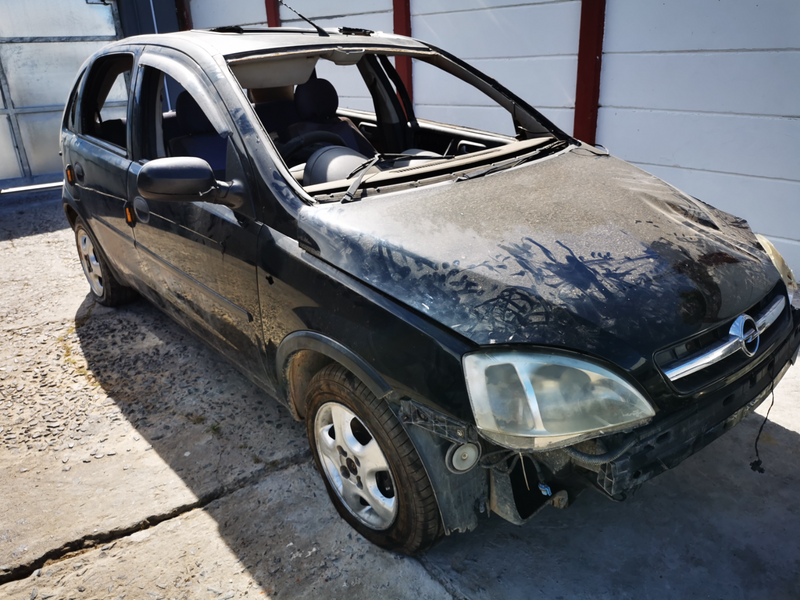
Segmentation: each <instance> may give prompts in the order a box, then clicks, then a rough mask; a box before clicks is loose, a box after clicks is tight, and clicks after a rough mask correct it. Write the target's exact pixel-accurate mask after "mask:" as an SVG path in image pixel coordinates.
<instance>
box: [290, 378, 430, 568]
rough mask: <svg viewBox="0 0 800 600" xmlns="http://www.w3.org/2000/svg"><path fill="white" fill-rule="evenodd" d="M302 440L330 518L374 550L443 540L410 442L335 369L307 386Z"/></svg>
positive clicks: (363, 390)
mask: <svg viewBox="0 0 800 600" xmlns="http://www.w3.org/2000/svg"><path fill="white" fill-rule="evenodd" d="M306 407H307V413H306V432H307V433H308V441H309V443H310V444H311V450H312V452H313V454H314V460H315V462H316V464H317V469H319V471H320V473H321V474H322V478H323V480H324V481H325V487H326V488H327V490H328V494H329V495H330V497H331V501H332V502H333V504H334V506H335V507H336V510H337V511H338V512H339V514H340V515H341V516H342V518H343V519H344V520H345V521H347V522H348V523H349V524H350V525H351V526H352V527H353V529H355V530H356V531H358V533H360V534H361V535H362V536H364V537H365V538H367V539H368V540H369V541H370V542H372V543H373V544H375V545H377V546H380V547H382V548H386V549H387V550H396V551H399V552H402V553H404V554H409V555H412V554H418V553H420V552H423V551H425V550H427V549H429V548H430V547H431V546H433V545H434V544H435V543H436V541H437V540H438V539H439V538H440V537H441V535H442V531H443V527H442V522H441V518H440V516H439V507H438V505H437V503H436V497H435V495H434V493H433V488H432V486H431V483H430V480H429V479H428V475H427V474H426V473H425V468H424V467H423V465H422V461H421V460H420V458H419V455H417V451H416V450H415V449H414V446H413V444H412V443H411V440H410V439H409V438H408V435H407V434H406V432H405V430H404V429H403V426H402V425H401V424H400V422H399V421H398V419H397V417H396V416H395V415H394V413H393V412H392V410H391V409H390V408H389V406H388V405H387V404H386V403H385V402H384V401H382V400H379V399H378V398H376V397H375V395H374V394H372V393H371V392H370V391H369V389H368V388H367V386H365V385H364V384H363V383H361V382H360V381H359V380H358V379H356V377H355V376H354V375H353V374H352V373H350V372H349V371H347V370H346V369H345V368H344V367H342V366H340V365H338V364H332V365H329V366H327V367H325V368H324V369H322V371H320V372H319V373H317V374H316V375H315V376H314V378H313V379H312V380H311V383H310V384H309V388H308V394H307V396H306Z"/></svg>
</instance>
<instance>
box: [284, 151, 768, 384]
mask: <svg viewBox="0 0 800 600" xmlns="http://www.w3.org/2000/svg"><path fill="white" fill-rule="evenodd" d="M299 228H300V239H301V242H302V243H304V245H306V246H307V247H309V248H310V249H311V250H312V251H313V252H314V253H317V254H318V255H319V256H320V257H321V258H322V259H324V260H325V261H327V262H330V263H332V264H334V265H336V266H337V267H339V268H340V269H342V270H344V271H346V272H347V273H349V274H351V275H352V276H354V277H356V278H358V279H360V280H362V281H364V282H366V283H368V284H369V285H371V286H374V287H375V288H377V289H378V290H380V291H382V292H384V293H386V294H388V295H390V296H392V297H394V298H396V299H397V300H399V301H400V302H402V303H404V304H406V305H408V306H411V307H413V308H414V309H416V310H418V311H420V312H422V313H424V314H425V315H427V316H428V317H430V318H431V319H434V320H435V321H438V322H439V323H441V324H442V325H445V326H447V327H449V328H451V329H452V330H454V331H456V332H458V333H460V334H461V335H462V336H464V337H466V338H468V339H469V340H471V341H472V342H474V343H475V344H480V345H488V344H546V345H554V346H559V347H567V348H577V349H581V350H583V351H587V352H590V353H593V354H597V355H599V356H605V357H607V358H610V357H612V356H613V359H614V360H615V361H616V362H617V363H618V364H620V366H622V367H626V368H632V367H633V365H635V364H636V363H641V359H642V358H645V359H650V358H651V357H652V353H653V352H654V351H655V350H657V349H659V348H662V347H664V346H666V345H669V344H671V343H674V342H676V341H678V340H680V339H683V338H686V337H689V336H691V335H694V334H696V333H698V332H699V331H701V330H704V329H708V328H709V327H712V326H714V325H716V324H718V323H720V322H722V321H724V320H726V319H731V318H733V317H735V316H737V315H738V314H740V313H741V312H743V311H745V310H746V309H747V308H749V307H750V306H752V305H753V304H754V303H756V302H757V301H758V300H759V299H761V298H762V297H763V296H764V295H765V294H767V293H768V292H769V291H770V290H771V289H772V287H773V286H774V285H775V284H776V282H777V281H778V279H779V275H778V273H777V271H776V270H775V269H774V267H772V264H771V263H770V261H769V258H768V257H767V255H766V254H765V253H764V252H763V251H762V250H761V249H760V247H759V246H758V245H757V241H756V239H755V237H754V235H753V233H752V232H751V231H750V228H749V226H748V225H747V223H746V222H745V221H743V220H741V219H738V218H735V217H732V216H730V215H728V214H726V213H723V212H721V211H718V210H716V209H714V208H712V207H710V206H708V205H705V204H703V203H701V202H699V201H697V200H694V199H692V198H691V197H689V196H687V195H685V194H683V193H682V192H680V191H678V190H677V189H675V188H674V187H672V186H670V185H668V184H666V183H664V182H663V181H661V180H660V179H658V178H656V177H654V176H652V175H650V174H648V173H646V172H644V171H642V170H640V169H638V168H636V167H634V166H632V165H630V164H628V163H626V162H624V161H622V160H619V159H616V158H614V157H611V156H608V155H598V154H597V153H596V151H594V150H593V149H590V147H587V146H581V147H578V148H575V147H573V148H570V149H569V150H567V151H564V152H561V153H559V154H557V155H555V156H551V157H549V158H546V159H542V160H540V161H538V162H536V163H531V164H526V165H523V166H519V167H516V168H513V169H509V170H506V171H501V172H497V173H494V174H490V175H486V176H483V177H479V178H475V179H471V180H466V181H464V180H462V181H450V182H447V183H444V184H435V185H428V186H422V187H419V188H416V189H411V190H406V191H403V192H396V193H386V192H383V193H376V194H374V195H370V196H366V197H365V198H363V199H362V200H361V201H358V202H353V203H350V204H346V205H342V204H329V205H324V204H323V205H318V206H314V207H308V208H307V209H303V212H302V214H301V217H300V225H299Z"/></svg>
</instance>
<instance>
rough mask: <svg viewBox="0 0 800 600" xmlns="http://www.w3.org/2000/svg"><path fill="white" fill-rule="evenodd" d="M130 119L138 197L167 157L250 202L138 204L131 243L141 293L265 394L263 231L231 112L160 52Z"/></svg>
mask: <svg viewBox="0 0 800 600" xmlns="http://www.w3.org/2000/svg"><path fill="white" fill-rule="evenodd" d="M176 92H177V94H176ZM132 118H133V129H132V134H133V138H134V144H133V146H134V153H135V158H136V160H135V162H134V163H133V165H132V168H131V171H130V179H129V186H130V193H131V195H133V196H134V197H135V196H136V176H137V175H138V173H139V171H140V170H141V167H142V165H144V164H146V163H147V162H148V161H150V160H155V159H158V158H164V157H169V156H196V157H199V158H202V159H204V160H206V161H207V162H208V163H209V164H210V165H211V166H212V168H213V169H214V171H215V174H216V176H217V179H220V180H226V181H230V180H233V179H236V180H238V181H240V182H242V184H243V185H244V187H245V190H246V193H245V196H246V202H245V204H244V205H243V206H242V207H241V208H239V209H236V210H233V209H230V208H228V207H225V206H220V205H215V204H209V203H206V202H157V201H152V200H147V201H146V200H144V199H143V198H141V197H135V200H134V207H135V209H136V218H137V223H136V227H135V237H136V246H137V251H138V258H139V262H140V265H141V269H142V272H143V277H144V280H145V282H146V284H147V287H148V289H147V290H145V293H147V294H148V295H150V297H151V299H153V300H154V301H156V302H157V303H159V304H160V305H161V306H162V307H163V308H164V309H165V310H167V311H168V312H170V313H171V314H173V316H175V317H176V318H177V319H178V320H180V321H182V322H183V323H184V324H185V325H187V326H188V327H189V328H190V329H192V330H193V331H194V332H195V333H196V334H198V335H200V336H201V337H203V338H204V339H205V340H206V341H208V342H209V343H210V344H211V345H213V346H214V347H215V348H217V349H218V350H219V351H220V352H222V353H223V354H225V355H227V356H228V357H229V358H230V359H231V360H233V361H234V362H235V364H237V365H239V366H240V367H242V368H243V370H244V371H245V372H247V373H248V374H249V375H250V376H251V378H253V379H254V380H256V381H257V382H259V383H262V384H263V383H265V372H264V367H263V360H262V355H263V353H264V349H263V344H262V340H261V336H260V335H259V332H260V330H261V329H260V328H261V319H260V311H259V304H258V286H257V281H256V276H257V275H256V267H255V256H256V248H257V240H258V232H259V230H260V228H261V224H260V223H258V222H257V221H255V219H254V218H253V208H252V201H251V199H250V197H249V191H248V190H250V189H252V188H251V171H250V168H249V162H248V161H247V158H246V154H245V152H244V149H243V146H242V143H241V140H240V138H239V136H238V134H237V133H236V132H235V129H234V127H233V126H232V123H231V120H230V118H229V117H228V114H227V111H226V109H225V107H224V105H223V103H222V101H221V99H220V98H219V96H218V94H217V92H216V90H215V89H214V86H213V84H212V83H211V81H210V80H209V78H208V77H207V76H206V75H205V74H204V73H203V72H202V71H201V70H200V68H199V67H197V65H196V64H195V63H194V62H193V61H191V60H190V59H188V58H187V57H185V56H184V55H182V54H181V53H179V52H177V51H170V50H167V49H165V48H160V49H158V52H157V53H155V52H153V53H148V52H145V53H143V55H142V57H141V59H140V61H139V64H138V73H137V86H136V90H135V109H134V111H133V117H132Z"/></svg>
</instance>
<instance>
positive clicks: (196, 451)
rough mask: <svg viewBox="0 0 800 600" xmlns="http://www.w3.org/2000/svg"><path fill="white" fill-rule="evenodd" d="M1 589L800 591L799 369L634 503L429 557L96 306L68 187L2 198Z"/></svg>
mask: <svg viewBox="0 0 800 600" xmlns="http://www.w3.org/2000/svg"><path fill="white" fill-rule="evenodd" d="M0 259H2V260H0V490H1V491H0V597H3V598H6V597H7V598H19V599H23V598H24V599H26V600H28V599H36V598H76V599H78V598H80V599H84V598H145V599H146V598H153V599H156V598H210V599H216V600H228V599H231V598H245V597H249V598H317V597H321V596H323V595H324V596H325V597H326V598H347V599H348V600H354V599H357V598H474V599H478V598H526V599H527V598H537V597H543V598H544V597H548V598H550V597H556V598H558V597H563V598H597V597H608V598H637V599H638V598H725V599H735V598H787V599H788V598H797V597H798V596H800V592H798V590H800V460H799V459H800V368H797V367H795V368H793V369H791V370H790V371H789V373H788V375H787V376H786V378H785V379H784V381H783V383H781V385H780V386H778V388H777V390H776V392H775V402H774V406H773V408H772V410H771V412H770V413H769V418H768V420H767V421H766V424H765V426H764V431H763V433H762V435H761V441H760V444H759V450H760V454H761V458H762V460H763V461H764V467H765V469H766V472H765V473H763V474H761V473H756V472H754V471H752V470H751V469H750V467H749V463H750V462H751V461H752V460H754V459H755V454H754V451H753V442H754V440H755V437H756V434H757V432H758V428H759V427H760V426H761V424H762V422H763V421H764V415H765V414H766V411H767V409H768V407H769V404H770V402H769V401H767V402H765V403H764V404H763V405H762V407H761V408H760V409H759V411H758V413H759V414H758V415H753V416H751V417H749V418H748V419H746V420H745V421H744V422H743V423H742V424H741V425H740V426H738V427H737V428H735V429H734V430H733V431H731V432H729V433H728V434H726V435H725V436H723V437H722V438H721V439H720V440H718V441H716V442H714V443H713V444H712V445H711V446H709V447H708V448H706V449H705V450H704V451H703V452H701V453H699V454H698V455H696V456H694V457H691V458H690V459H688V460H687V461H686V462H684V463H683V464H682V465H680V466H679V467H678V468H677V469H674V470H673V471H670V472H667V473H665V474H664V475H661V476H660V477H658V478H656V479H655V480H653V481H651V482H649V483H648V484H646V485H645V486H644V487H643V488H642V489H641V490H639V492H637V493H636V494H635V495H634V497H633V498H631V499H629V500H628V501H626V502H624V503H620V504H615V503H612V502H609V501H608V500H606V499H604V498H603V497H601V496H600V495H599V494H596V493H594V492H587V493H585V494H583V495H582V496H581V497H580V498H579V499H578V501H577V502H576V503H575V504H574V505H573V506H572V507H570V508H569V509H568V510H566V511H558V510H555V509H547V510H545V511H543V512H542V513H540V515H539V516H538V517H537V518H536V519H534V520H533V521H532V522H531V523H529V524H528V525H526V526H524V527H516V526H513V525H510V524H509V523H506V522H505V521H503V520H501V519H500V518H498V517H496V516H493V517H491V518H489V519H487V520H484V521H483V522H482V523H481V526H480V527H479V528H478V530H476V531H475V532H472V533H470V534H465V535H456V536H452V537H449V538H447V539H445V540H444V541H443V542H442V543H441V544H440V545H438V546H437V547H436V548H434V549H433V550H431V551H430V552H428V553H427V554H425V555H423V556H422V557H420V558H419V559H409V558H403V557H401V556H398V555H395V554H393V553H390V552H385V551H383V550H380V549H378V548H376V547H374V546H372V545H370V544H369V543H367V542H366V541H364V540H363V539H362V538H360V537H359V536H358V535H357V534H356V533H355V532H353V531H352V530H351V529H350V528H349V527H348V526H347V525H345V524H344V522H343V521H342V520H341V519H340V518H339V517H338V515H337V514H336V512H335V511H334V510H333V508H332V506H331V504H330V502H329V500H328V498H327V496H326V494H325V491H324V488H323V486H322V482H321V480H320V479H319V475H318V474H317V473H316V471H315V469H314V467H313V464H312V462H311V460H310V455H309V452H308V448H307V442H306V438H305V433H304V430H303V427H302V426H301V425H300V424H298V423H296V422H294V421H293V420H292V418H291V416H290V415H289V413H288V411H287V410H286V409H284V408H283V407H282V406H281V405H280V404H279V403H278V402H277V401H276V400H274V399H272V398H270V397H269V396H267V395H265V394H264V393H262V392H260V391H259V390H258V389H257V388H255V387H254V386H253V385H252V384H250V383H249V382H247V381H246V380H245V379H244V378H243V377H242V376H240V375H239V374H238V373H237V372H236V371H235V370H234V369H233V368H232V367H230V366H229V365H228V364H226V363H225V362H224V361H222V360H221V359H220V358H219V357H218V356H217V355H216V354H215V353H214V352H213V351H211V350H209V349H207V348H206V347H205V346H203V345H202V344H201V343H199V342H197V341H196V340H195V339H194V338H193V337H191V336H190V335H189V334H188V333H186V332H185V331H184V330H182V329H181V328H180V327H178V326H176V325H174V324H173V323H172V322H171V321H170V320H169V319H167V318H166V317H164V316H163V315H162V314H161V313H160V312H159V311H158V310H157V309H155V308H154V307H152V306H151V305H149V304H147V303H146V302H144V301H138V302H136V303H134V304H132V305H130V306H127V307H124V308H121V309H116V310H112V309H106V308H103V307H100V306H98V305H95V304H94V303H92V301H91V298H90V296H89V295H88V286H87V284H86V282H85V280H84V278H83V273H82V271H81V268H80V264H79V262H78V259H77V255H76V252H75V249H74V242H73V238H72V233H71V231H70V230H69V229H67V227H66V221H65V219H64V217H63V213H61V209H60V203H59V202H58V192H56V193H52V192H50V193H44V194H38V195H36V194H33V195H28V196H26V197H24V198H15V199H12V200H11V201H7V200H3V201H0Z"/></svg>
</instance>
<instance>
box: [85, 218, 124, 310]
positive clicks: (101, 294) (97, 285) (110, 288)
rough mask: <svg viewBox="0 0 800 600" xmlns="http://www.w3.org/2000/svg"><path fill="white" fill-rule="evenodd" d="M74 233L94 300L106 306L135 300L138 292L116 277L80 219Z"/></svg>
mask: <svg viewBox="0 0 800 600" xmlns="http://www.w3.org/2000/svg"><path fill="white" fill-rule="evenodd" d="M74 231H75V243H76V244H77V246H78V257H79V258H80V260H81V267H83V274H84V275H86V280H87V281H88V282H89V288H90V289H91V292H92V296H93V297H94V299H95V300H96V301H97V302H98V303H99V304H102V305H104V306H119V305H120V304H125V303H126V302H130V301H131V300H133V298H135V297H136V292H135V291H134V290H133V289H131V288H129V287H127V286H125V285H122V284H121V283H120V282H119V281H117V279H116V277H114V274H113V273H112V272H111V269H110V268H109V267H108V262H107V261H106V257H105V255H104V254H103V252H102V250H101V249H100V245H99V244H98V243H97V241H96V240H95V239H94V236H93V235H92V234H91V233H90V232H89V228H88V227H87V226H86V223H85V222H84V220H83V219H81V218H80V217H78V218H77V219H76V220H75V225H74Z"/></svg>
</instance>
